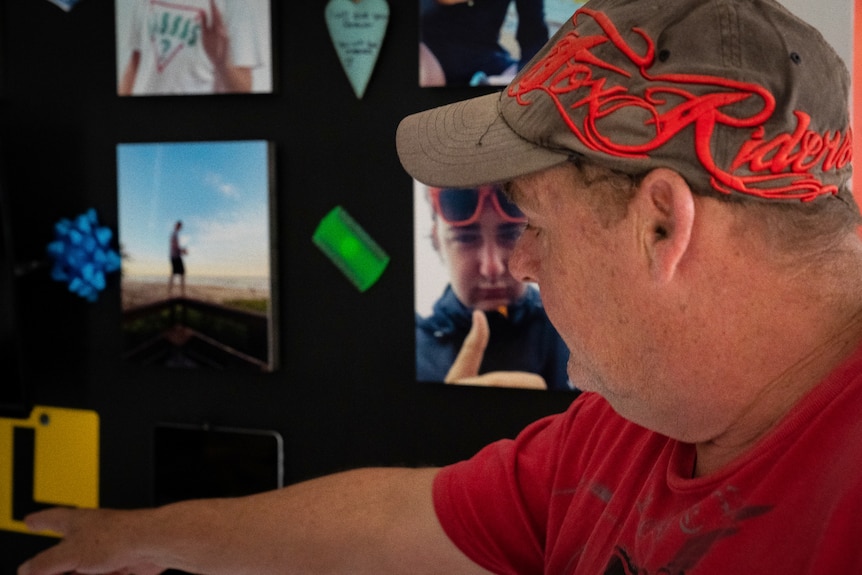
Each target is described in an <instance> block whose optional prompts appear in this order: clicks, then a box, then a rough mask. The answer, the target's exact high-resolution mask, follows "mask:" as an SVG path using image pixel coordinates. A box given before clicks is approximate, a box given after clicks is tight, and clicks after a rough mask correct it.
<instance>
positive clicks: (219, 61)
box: [201, 0, 252, 93]
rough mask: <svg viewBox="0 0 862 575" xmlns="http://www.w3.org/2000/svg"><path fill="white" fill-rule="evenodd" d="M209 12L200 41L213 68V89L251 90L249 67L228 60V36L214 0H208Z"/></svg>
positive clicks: (220, 91) (230, 91)
mask: <svg viewBox="0 0 862 575" xmlns="http://www.w3.org/2000/svg"><path fill="white" fill-rule="evenodd" d="M210 14H211V17H210V19H209V21H206V20H205V21H204V22H203V26H202V31H201V36H202V38H201V41H202V43H203V47H204V51H205V52H206V54H207V56H208V57H209V59H210V61H211V62H212V64H213V68H214V69H215V76H216V81H215V91H216V92H217V93H222V92H227V93H235V92H251V89H252V75H251V68H246V67H240V66H234V65H233V63H232V62H231V61H230V36H229V35H228V31H227V26H225V23H224V18H223V17H222V13H221V12H219V9H218V6H216V3H215V0H210Z"/></svg>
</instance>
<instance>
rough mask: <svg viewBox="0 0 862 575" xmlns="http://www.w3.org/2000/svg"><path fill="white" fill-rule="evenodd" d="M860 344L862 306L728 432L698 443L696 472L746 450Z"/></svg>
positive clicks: (759, 396)
mask: <svg viewBox="0 0 862 575" xmlns="http://www.w3.org/2000/svg"><path fill="white" fill-rule="evenodd" d="M844 317H845V318H847V317H848V316H847V315H845V316H844ZM860 345H862V307H860V308H859V309H858V311H856V312H855V313H851V314H849V319H846V320H844V321H843V322H839V324H838V326H837V327H836V328H835V329H834V330H833V331H831V333H829V334H828V335H827V336H826V337H824V338H823V340H822V342H821V343H820V345H818V346H816V347H814V348H812V349H811V350H810V351H809V352H807V353H805V354H804V355H803V356H802V357H801V358H800V359H799V360H798V361H796V362H795V363H793V364H792V365H790V366H789V367H788V368H787V369H786V370H785V371H784V372H783V373H781V374H780V375H779V376H778V377H776V378H774V379H772V380H770V381H769V382H767V383H766V385H764V386H762V387H761V388H760V389H759V390H758V392H757V393H756V394H755V395H754V397H753V398H752V401H751V402H750V403H749V405H748V406H747V408H746V409H745V410H743V411H742V412H741V413H740V414H739V415H738V416H737V417H736V419H735V420H734V421H733V422H732V423H731V424H730V425H729V426H728V427H727V428H726V430H725V432H724V433H722V434H720V435H719V436H717V437H714V438H712V439H710V440H708V441H703V442H700V443H698V444H697V445H696V448H697V462H696V465H695V469H694V470H693V474H694V476H695V477H702V476H704V475H707V474H709V473H712V472H714V471H716V470H718V469H720V468H722V467H723V466H725V465H726V464H728V463H730V462H731V461H733V460H734V459H736V458H737V457H739V456H741V455H742V454H744V453H746V452H747V451H748V450H749V449H751V448H752V446H753V445H754V444H755V443H757V442H758V441H759V440H760V439H762V438H763V437H764V436H766V435H768V434H769V433H770V432H771V431H772V430H773V429H774V428H775V427H776V426H777V425H778V424H779V422H780V421H781V420H782V419H783V418H784V416H785V415H787V413H788V412H789V411H790V410H791V409H792V408H793V407H794V406H795V405H797V404H798V403H799V401H801V400H802V398H803V397H804V396H805V395H807V394H808V392H810V391H811V390H812V389H814V388H815V387H816V386H817V385H818V384H819V383H820V382H821V381H823V379H824V378H825V377H826V376H828V375H829V373H831V372H832V371H833V370H834V369H835V368H836V367H838V365H840V364H841V363H842V362H843V361H845V360H846V359H847V358H848V357H849V356H850V355H852V354H853V353H854V351H855V350H856V349H858V348H859V346H860Z"/></svg>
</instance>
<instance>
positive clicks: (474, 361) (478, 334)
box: [444, 309, 491, 383]
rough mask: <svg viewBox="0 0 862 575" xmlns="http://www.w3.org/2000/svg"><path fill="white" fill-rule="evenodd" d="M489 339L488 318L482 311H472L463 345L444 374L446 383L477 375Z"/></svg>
mask: <svg viewBox="0 0 862 575" xmlns="http://www.w3.org/2000/svg"><path fill="white" fill-rule="evenodd" d="M490 337H491V329H490V328H489V327H488V318H486V317H485V312H483V311H482V310H478V309H477V310H473V325H472V326H471V327H470V332H469V333H468V334H467V337H466V338H465V339H464V344H463V345H462V346H461V350H460V351H459V352H458V356H457V357H456V358H455V361H454V363H452V367H450V368H449V373H447V374H446V379H444V381H445V382H446V383H456V382H457V381H458V380H461V379H464V378H466V377H475V376H477V375H479V367H480V366H481V365H482V359H483V358H484V357H485V348H486V347H488V339H489V338H490Z"/></svg>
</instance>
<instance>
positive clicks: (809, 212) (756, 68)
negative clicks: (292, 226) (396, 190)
mask: <svg viewBox="0 0 862 575" xmlns="http://www.w3.org/2000/svg"><path fill="white" fill-rule="evenodd" d="M848 85H849V78H848V74H847V72H846V69H845V68H844V67H843V65H842V64H841V62H840V61H839V59H838V57H837V56H836V55H835V54H834V52H833V51H832V50H831V49H830V48H829V47H828V46H827V45H826V43H825V42H824V41H823V39H822V38H821V37H820V35H819V34H818V33H817V32H815V31H814V30H813V29H811V28H809V27H808V26H806V25H804V24H803V23H801V22H799V21H798V20H796V19H795V18H793V17H792V16H791V15H790V14H789V13H787V12H786V11H785V10H784V9H783V8H782V7H781V6H780V5H778V4H777V3H775V2H773V1H772V0H673V1H661V0H595V1H592V2H589V3H588V4H587V5H586V6H585V7H584V8H583V9H582V10H580V11H579V12H578V13H577V14H576V15H575V17H574V20H573V22H572V23H569V24H567V25H566V26H564V27H563V28H562V29H561V31H560V32H559V33H558V35H557V36H555V38H553V39H552V41H551V42H550V43H549V46H548V48H547V49H545V50H543V52H541V53H540V55H539V56H538V58H537V59H536V60H535V61H534V62H533V63H532V64H531V65H530V66H528V67H527V68H526V69H525V71H524V73H523V74H521V75H519V76H518V77H517V78H516V79H515V80H513V82H512V84H510V86H509V87H508V88H507V89H506V90H505V91H504V92H503V93H502V94H500V95H499V96H495V95H490V96H481V97H479V98H477V99H474V100H471V101H468V102H466V103H461V104H454V105H451V106H446V107H444V108H442V109H438V110H434V111H430V112H426V113H423V114H419V115H417V116H412V117H410V118H408V119H406V120H405V121H404V122H403V123H402V125H401V127H400V129H399V135H398V141H399V150H400V154H401V158H402V161H403V162H404V164H405V166H406V167H407V169H408V171H410V172H411V174H412V175H414V177H416V178H417V179H419V180H421V181H425V182H427V183H428V184H430V185H438V186H442V185H461V186H466V185H470V184H471V183H475V182H479V181H495V180H510V181H511V184H509V190H510V193H511V195H512V197H513V198H514V199H515V201H516V202H517V203H518V205H519V207H520V208H521V209H522V210H523V211H524V213H525V214H526V215H527V218H528V227H527V230H526V231H525V233H524V235H523V236H522V237H521V240H520V241H519V244H518V246H517V248H516V250H515V253H514V254H513V256H512V259H511V260H510V268H511V269H512V273H513V274H515V275H516V276H517V277H521V278H523V279H532V280H536V281H538V282H539V284H540V286H541V290H542V299H543V302H544V304H545V307H546V309H547V311H548V315H549V317H551V320H552V321H553V322H554V324H555V326H556V327H557V328H558V331H559V332H560V334H561V335H562V337H563V339H564V340H565V341H566V343H567V345H568V346H569V348H570V351H571V360H570V365H569V369H570V373H571V374H572V375H575V374H577V378H578V384H579V387H581V385H583V387H584V388H585V389H586V392H585V393H582V394H581V395H579V396H578V398H577V399H576V400H575V401H574V402H573V404H572V407H571V408H570V409H569V410H568V411H567V412H566V413H565V414H563V415H560V416H553V417H549V418H547V419H544V420H541V421H539V422H537V423H535V424H533V425H532V426H530V427H529V428H528V429H526V430H525V431H524V432H523V433H522V434H521V435H520V436H519V437H518V438H517V439H516V440H514V441H504V442H499V443H496V444H493V445H491V446H489V447H487V448H486V449H485V450H483V451H482V452H480V453H479V454H478V455H477V456H476V457H475V458H474V459H472V460H470V461H468V462H463V463H459V464H456V465H454V466H450V467H447V468H444V469H443V470H438V471H435V470H403V469H402V470H364V471H356V472H349V473H347V474H345V475H337V476H332V477H328V478H325V479H322V480H317V481H313V482H309V483H305V484H301V485H299V486H296V487H291V488H288V489H287V490H285V491H284V492H276V493H274V494H267V495H264V496H256V497H254V498H251V499H248V500H229V501H223V502H196V503H186V504H183V506H182V507H175V508H163V509H160V510H155V511H141V512H123V513H118V512H75V511H65V510H64V511H49V512H45V513H44V514H41V515H36V516H34V517H32V518H31V519H29V522H30V524H31V525H33V526H34V527H51V528H54V529H59V530H60V531H62V532H64V533H67V538H68V539H67V540H66V541H64V542H63V543H61V544H60V545H58V546H57V547H55V548H53V549H52V550H49V551H48V552H47V554H46V555H43V556H41V557H40V558H37V559H36V560H35V561H34V563H33V564H32V565H30V566H28V567H26V568H25V569H23V570H22V572H21V573H22V574H25V575H26V574H28V573H29V574H31V575H32V574H34V573H36V574H44V573H58V572H62V571H64V570H69V569H71V568H75V567H76V566H79V565H81V566H83V565H87V567H89V566H90V565H98V566H99V567H98V568H93V569H90V570H89V571H86V570H85V569H84V568H82V567H80V566H79V567H77V569H78V571H82V572H105V571H110V570H111V569H120V568H123V567H126V566H130V565H131V566H146V564H147V563H157V564H160V565H165V564H181V566H193V567H195V568H197V569H198V570H200V571H202V572H208V573H210V572H212V573H228V572H242V570H243V569H244V570H245V571H246V572H256V573H264V572H291V571H294V572H327V570H328V571H329V572H339V571H340V572H352V573H359V572H375V573H382V572H398V573H431V572H434V573H481V572H488V571H490V572H495V573H518V574H524V573H543V572H544V573H567V574H568V573H589V574H596V573H600V574H601V573H606V574H617V573H649V574H654V573H679V574H681V573H687V574H701V575H702V574H727V573H775V572H790V573H806V574H811V573H815V574H827V573H859V572H862V551H860V549H859V541H860V540H862V538H860V537H862V528H860V522H859V517H860V513H862V466H860V465H859V462H860V461H862V442H860V441H859V437H860V436H862V418H860V417H859V413H860V410H861V409H862V290H860V289H859V286H860V282H862V241H860V238H859V236H858V235H857V232H856V229H857V226H858V222H859V214H858V210H857V208H856V206H855V203H854V201H853V198H852V197H851V195H850V193H849V190H848V189H847V183H848V179H849V177H850V141H849V139H850V128H849V116H848V111H847V107H848V106H847V104H848V102H847V100H846V94H847V89H848ZM448 130H452V132H449V131H448ZM435 140H438V141H440V142H441V143H440V144H435V143H434V141H435ZM465 156H472V157H471V158H468V157H465ZM471 161H472V163H473V164H474V165H473V166H472V167H469V164H470V162H471ZM611 168H612V169H611ZM582 382H583V383H582ZM115 513H118V514H116V515H115ZM135 534H137V535H135ZM135 537H137V538H138V539H137V541H138V543H130V541H135ZM96 542H101V544H98V543H96ZM31 567H32V568H31ZM100 569H101V570H100ZM134 572H135V573H147V571H146V570H145V569H136V570H135V571H134ZM149 572H153V571H152V570H151V571H149Z"/></svg>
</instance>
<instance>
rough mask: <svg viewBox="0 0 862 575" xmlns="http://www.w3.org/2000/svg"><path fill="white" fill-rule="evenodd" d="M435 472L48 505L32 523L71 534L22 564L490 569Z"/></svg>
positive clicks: (81, 568)
mask: <svg viewBox="0 0 862 575" xmlns="http://www.w3.org/2000/svg"><path fill="white" fill-rule="evenodd" d="M436 473H437V471H436V470H435V469H400V468H398V469H395V468H393V469H389V468H376V469H360V470H355V471H348V472H344V473H340V474H336V475H330V476H326V477H322V478H319V479H314V480H311V481H307V482H304V483H299V484H296V485H293V486H290V487H286V488H284V489H280V490H277V491H270V492H266V493H262V494H258V495H252V496H248V497H241V498H230V499H227V498H226V499H203V500H194V501H187V502H182V503H176V504H172V505H167V506H164V507H160V508H155V509H145V510H136V511H111V510H70V509H52V510H49V511H42V512H39V513H35V514H33V515H32V516H30V517H29V518H27V520H26V521H27V524H28V526H30V527H31V528H33V529H37V530H45V529H47V530H52V531H56V532H59V533H60V534H61V535H63V537H64V539H63V540H62V541H61V542H60V543H58V544H57V545H55V546H54V547H52V548H49V549H48V550H46V551H44V552H43V553H41V554H39V555H37V556H36V557H34V558H33V559H31V560H30V561H28V562H27V563H25V564H24V565H22V566H21V568H20V570H19V572H18V573H19V575H59V574H61V573H66V572H80V573H113V572H126V573H129V572H131V573H135V574H136V575H156V574H157V573H160V572H161V571H162V570H164V569H168V568H175V569H182V570H185V571H190V572H194V573H206V574H210V575H217V574H220V573H224V574H226V575H238V574H242V573H247V574H253V575H264V574H267V573H280V574H281V573H357V574H358V573H373V574H375V575H378V574H382V573H399V574H401V573H411V574H417V575H421V574H423V573H429V574H430V573H447V574H448V573H459V574H460V573H464V574H469V573H486V571H484V570H482V569H481V568H479V567H478V566H476V565H475V564H474V563H473V562H471V561H470V560H469V559H467V558H466V557H465V556H464V555H463V554H462V553H461V552H460V551H459V550H458V549H457V548H456V547H455V546H454V544H453V543H452V542H451V541H450V540H449V539H448V538H447V537H446V535H445V533H444V532H443V529H442V528H441V526H440V524H439V522H438V521H437V517H436V514H435V512H434V508H433V503H432V497H431V486H432V483H433V480H434V477H435V475H436Z"/></svg>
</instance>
